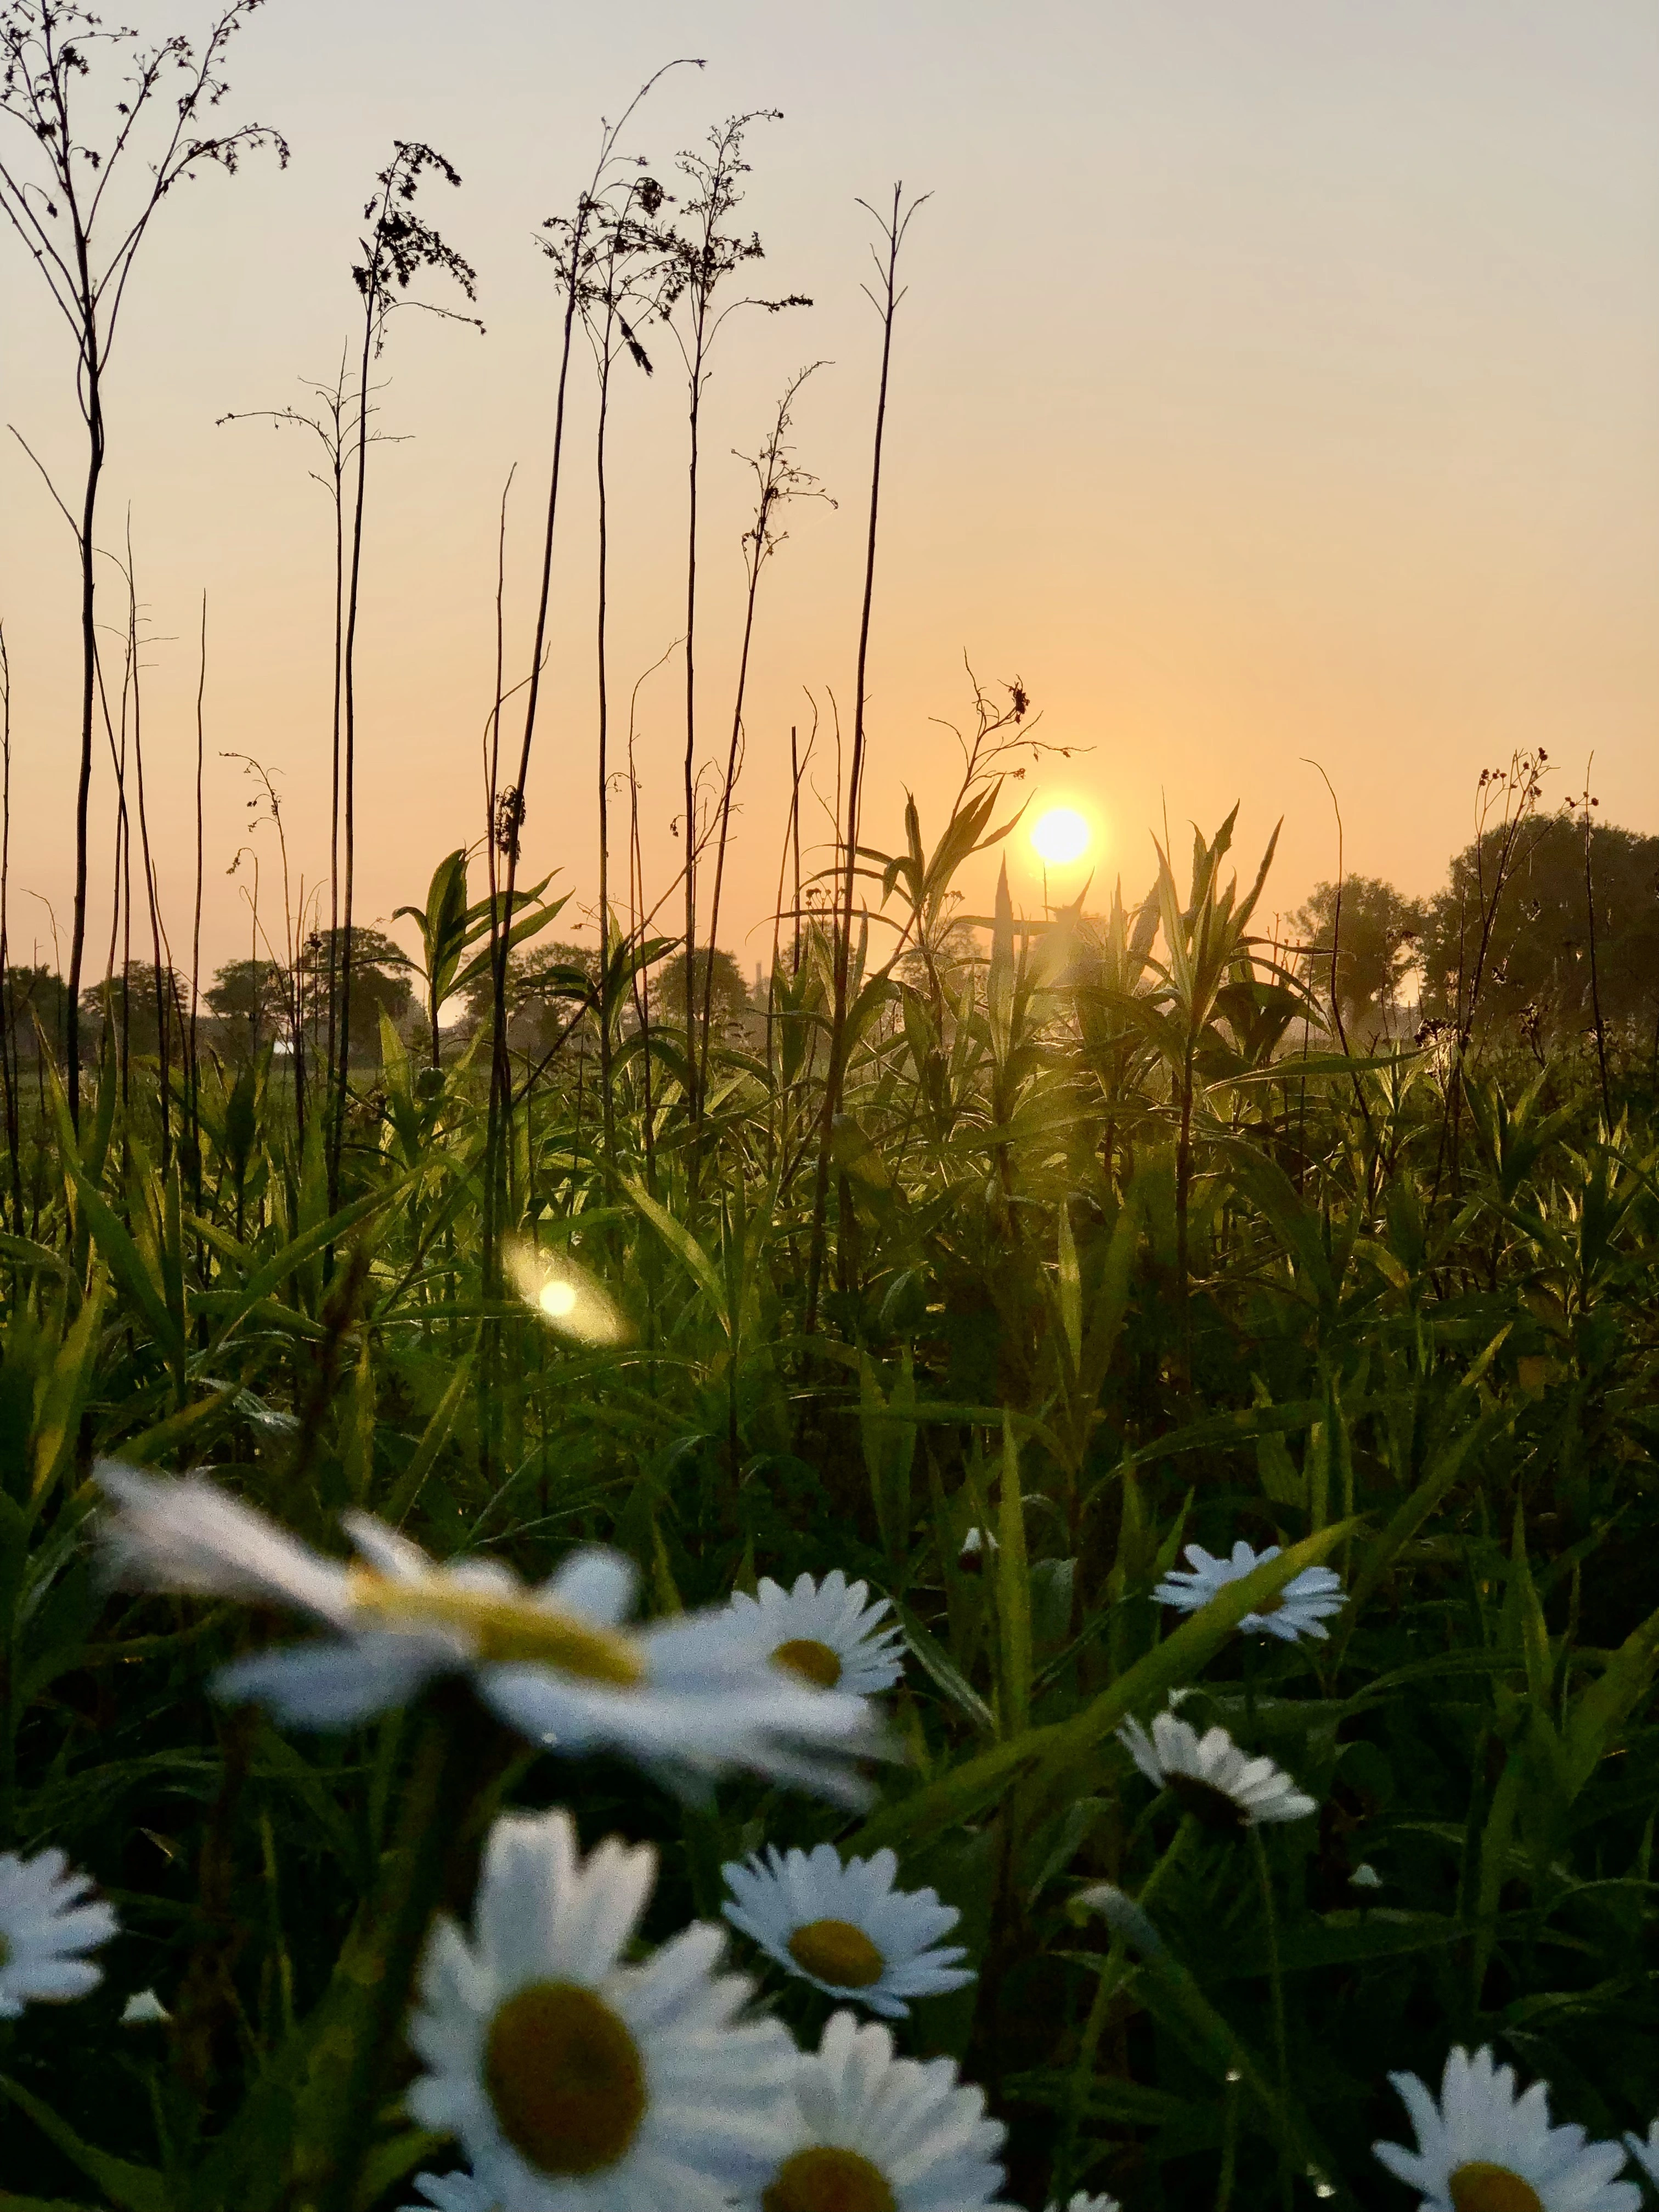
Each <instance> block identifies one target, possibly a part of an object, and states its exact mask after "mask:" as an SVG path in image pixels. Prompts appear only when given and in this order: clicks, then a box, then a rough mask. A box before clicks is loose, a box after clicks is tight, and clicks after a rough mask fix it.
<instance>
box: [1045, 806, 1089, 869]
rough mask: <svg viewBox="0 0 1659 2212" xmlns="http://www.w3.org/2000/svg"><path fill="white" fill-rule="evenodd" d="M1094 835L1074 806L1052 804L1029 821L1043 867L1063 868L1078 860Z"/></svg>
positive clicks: (1086, 849)
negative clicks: (1043, 812) (1031, 821)
mask: <svg viewBox="0 0 1659 2212" xmlns="http://www.w3.org/2000/svg"><path fill="white" fill-rule="evenodd" d="M1093 838H1094V833H1093V832H1092V830H1091V829H1090V827H1089V824H1088V823H1087V822H1086V821H1085V819H1084V817H1082V815H1080V814H1079V812H1078V811H1077V809H1076V807H1075V806H1051V807H1050V808H1049V809H1048V812H1047V813H1046V814H1039V815H1038V817H1037V818H1036V821H1035V822H1034V823H1032V824H1031V843H1032V845H1033V846H1034V847H1035V848H1036V854H1037V858H1038V859H1039V860H1041V861H1042V863H1043V865H1044V866H1045V867H1050V868H1064V867H1066V866H1070V864H1071V863H1072V861H1073V860H1081V859H1082V858H1083V856H1084V854H1085V853H1086V852H1087V851H1088V849H1089V847H1090V845H1091V843H1092V842H1093Z"/></svg>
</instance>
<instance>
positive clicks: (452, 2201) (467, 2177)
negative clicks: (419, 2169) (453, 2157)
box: [402, 2166, 501, 2212]
mask: <svg viewBox="0 0 1659 2212" xmlns="http://www.w3.org/2000/svg"><path fill="white" fill-rule="evenodd" d="M410 2188H411V2189H414V2190H416V2191H418V2192H419V2193H420V2195H421V2196H422V2197H424V2199H425V2200H426V2201H425V2203H421V2204H405V2205H404V2207H403V2208H402V2212H432V2208H433V2206H434V2205H435V2206H436V2207H437V2212H501V2207H500V2205H499V2204H498V2203H497V2202H496V2199H495V2196H494V2194H493V2193H492V2192H491V2191H489V2190H488V2189H486V2188H485V2187H484V2185H483V2182H481V2181H478V2180H476V2179H474V2178H473V2176H472V2175H471V2174H470V2173H469V2172H467V2171H466V2169H465V2166H459V2167H458V2168H457V2169H456V2171H455V2172H453V2173H417V2174H416V2177H415V2179H414V2180H413V2181H412V2182H410Z"/></svg>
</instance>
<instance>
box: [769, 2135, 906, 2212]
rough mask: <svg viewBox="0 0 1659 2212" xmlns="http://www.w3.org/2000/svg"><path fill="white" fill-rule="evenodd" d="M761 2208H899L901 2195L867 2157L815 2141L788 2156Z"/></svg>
mask: <svg viewBox="0 0 1659 2212" xmlns="http://www.w3.org/2000/svg"><path fill="white" fill-rule="evenodd" d="M761 2212H898V2199H897V2198H896V2197H895V2196H894V2194H893V2192H892V2191H891V2190H890V2188H889V2187H888V2185H887V2177H886V2175H885V2174H884V2173H883V2172H882V2171H881V2169H880V2167H879V2166H872V2165H871V2163H870V2161H869V2160H868V2159H867V2158H860V2156H859V2154H858V2153H857V2152H856V2151H855V2150H830V2149H829V2148H825V2147H824V2146H823V2145H822V2144H816V2143H815V2144H814V2145H813V2146H812V2148H811V2149H810V2150H798V2151H797V2152H796V2153H795V2154H794V2155H793V2158H787V2159H785V2160H784V2161H783V2164H782V2165H781V2166H780V2167H779V2168H778V2174H777V2179H776V2180H775V2182H774V2183H773V2184H772V2185H771V2187H770V2188H769V2189H768V2190H766V2191H764V2192H763V2195H762V2197H761Z"/></svg>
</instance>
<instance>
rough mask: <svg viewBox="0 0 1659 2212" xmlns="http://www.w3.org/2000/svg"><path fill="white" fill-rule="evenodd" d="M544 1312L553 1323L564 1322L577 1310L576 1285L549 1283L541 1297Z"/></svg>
mask: <svg viewBox="0 0 1659 2212" xmlns="http://www.w3.org/2000/svg"><path fill="white" fill-rule="evenodd" d="M541 1308H542V1311H543V1312H544V1314H546V1315H547V1316H548V1317H549V1319H550V1320H551V1321H563V1320H565V1319H566V1318H567V1317H568V1316H569V1315H571V1314H573V1313H574V1312H575V1310H576V1285H574V1283H549V1284H548V1285H547V1286H546V1288H545V1289H544V1291H543V1292H542V1296H541Z"/></svg>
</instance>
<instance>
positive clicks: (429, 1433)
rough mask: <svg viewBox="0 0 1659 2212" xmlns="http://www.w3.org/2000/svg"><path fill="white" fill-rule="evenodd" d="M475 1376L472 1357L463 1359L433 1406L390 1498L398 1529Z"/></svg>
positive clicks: (387, 1510) (388, 1507) (389, 1510)
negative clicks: (429, 1417)
mask: <svg viewBox="0 0 1659 2212" xmlns="http://www.w3.org/2000/svg"><path fill="white" fill-rule="evenodd" d="M471 1379H472V1360H471V1355H470V1354H469V1355H468V1357H467V1358H465V1359H463V1360H462V1361H461V1362H460V1364H459V1365H458V1366H457V1368H456V1370H455V1372H454V1373H453V1375H452V1376H450V1378H449V1383H448V1387H447V1389H446V1390H445V1392H444V1395H443V1396H442V1397H441V1398H440V1399H439V1401H438V1402H437V1405H436V1406H435V1407H434V1408H433V1412H432V1417H431V1419H429V1420H428V1423H427V1425H426V1427H425V1428H424V1430H423V1431H422V1434H421V1441H420V1442H419V1443H417V1444H416V1447H415V1449H414V1452H413V1454H412V1455H411V1456H410V1462H409V1465H408V1466H407V1467H406V1468H404V1471H403V1473H402V1474H400V1475H399V1476H398V1482H397V1486H396V1488H395V1489H394V1490H393V1491H392V1495H391V1497H390V1498H388V1499H387V1500H386V1508H385V1518H386V1520H387V1521H389V1522H391V1523H392V1527H393V1528H402V1526H403V1524H404V1522H405V1521H406V1520H407V1519H408V1518H409V1516H410V1512H411V1511H412V1510H413V1509H414V1505H415V1501H416V1498H418V1497H419V1496H420V1494H421V1491H422V1487H423V1486H424V1484H425V1482H426V1479H427V1477H428V1475H429V1474H431V1472H432V1470H433V1468H434V1467H435V1465H436V1464H437V1459H438V1454H439V1453H440V1452H441V1450H442V1449H443V1448H444V1446H445V1444H446V1443H447V1442H448V1441H449V1432H450V1431H451V1430H452V1429H453V1427H454V1425H455V1416H456V1415H457V1413H459V1411H460V1409H461V1401H462V1400H463V1399H464V1398H465V1395H466V1386H467V1384H468V1383H470V1382H471Z"/></svg>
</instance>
